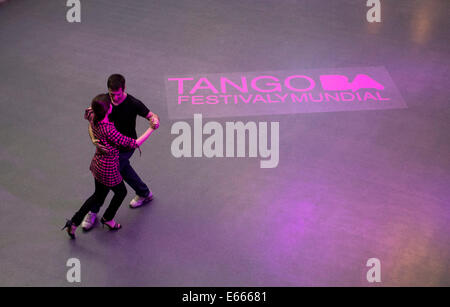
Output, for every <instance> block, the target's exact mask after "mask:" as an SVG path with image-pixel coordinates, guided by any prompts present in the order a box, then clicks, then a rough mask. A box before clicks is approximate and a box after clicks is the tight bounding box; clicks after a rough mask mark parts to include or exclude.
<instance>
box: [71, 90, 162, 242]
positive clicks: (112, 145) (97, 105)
mask: <svg viewBox="0 0 450 307" xmlns="http://www.w3.org/2000/svg"><path fill="white" fill-rule="evenodd" d="M91 107H92V110H93V118H90V121H91V124H92V130H93V133H94V136H95V137H96V139H98V140H99V142H100V144H101V145H103V146H105V147H106V148H107V149H108V152H107V153H106V154H105V153H101V152H99V151H98V150H97V151H96V153H95V155H94V158H93V159H92V162H91V166H90V170H91V172H92V174H93V175H94V180H95V192H94V194H92V196H91V197H89V198H88V199H87V200H86V201H85V203H84V204H83V206H81V208H80V210H78V212H77V213H75V215H74V216H73V217H72V218H71V219H70V220H68V221H67V223H66V225H64V227H63V229H65V228H67V233H68V234H69V236H70V237H71V238H72V239H74V238H75V231H76V229H77V227H78V226H79V225H80V224H81V222H82V219H83V217H84V216H85V215H86V214H87V213H88V212H89V211H90V209H91V207H92V206H93V205H95V204H103V203H104V201H105V198H106V196H107V195H108V192H109V190H112V191H113V192H114V197H113V198H112V200H111V203H110V204H109V207H108V208H107V209H106V211H105V213H104V215H103V217H102V219H101V223H102V224H103V226H104V225H106V226H108V228H109V229H111V230H118V229H120V228H121V227H122V225H120V224H118V223H116V222H115V221H114V216H115V214H116V212H117V210H118V209H119V207H120V205H121V204H122V201H123V200H124V199H125V196H126V194H127V190H126V188H125V184H124V182H123V180H122V176H121V175H120V172H119V147H120V146H123V147H130V148H137V147H139V146H141V145H142V144H143V143H144V142H145V141H146V140H147V139H148V137H149V136H150V134H152V132H153V131H154V129H153V127H155V128H157V126H158V125H157V124H155V123H154V122H150V127H149V128H148V129H147V131H145V133H144V134H142V135H141V136H140V137H139V138H138V139H137V140H135V139H132V138H129V137H127V136H124V135H122V134H120V133H119V132H118V131H117V130H116V128H115V127H114V124H113V123H112V122H111V121H110V120H109V118H108V115H109V114H110V113H111V111H112V105H111V101H110V98H109V97H108V95H106V94H101V95H97V96H96V97H95V98H94V99H93V100H92V104H91Z"/></svg>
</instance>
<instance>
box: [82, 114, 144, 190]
mask: <svg viewBox="0 0 450 307" xmlns="http://www.w3.org/2000/svg"><path fill="white" fill-rule="evenodd" d="M86 115H87V114H86ZM86 117H87V118H89V117H90V116H89V115H87V116H86ZM91 118H92V117H91ZM90 122H91V126H92V132H93V133H94V136H95V138H96V139H98V140H99V143H100V144H101V145H103V146H105V147H106V148H107V149H108V153H107V154H103V153H101V152H100V151H99V150H98V149H97V151H96V152H95V155H94V158H93V159H92V162H91V166H90V170H91V172H92V174H93V175H94V177H95V179H97V181H99V182H100V183H102V184H104V185H106V186H107V187H113V186H115V185H118V184H119V183H120V182H122V176H121V175H120V171H119V148H120V147H128V148H137V147H138V145H137V143H136V140H135V139H132V138H129V137H127V136H125V135H123V134H121V133H120V132H119V131H117V130H116V128H115V127H114V124H113V123H98V124H97V125H94V124H93V123H92V121H90Z"/></svg>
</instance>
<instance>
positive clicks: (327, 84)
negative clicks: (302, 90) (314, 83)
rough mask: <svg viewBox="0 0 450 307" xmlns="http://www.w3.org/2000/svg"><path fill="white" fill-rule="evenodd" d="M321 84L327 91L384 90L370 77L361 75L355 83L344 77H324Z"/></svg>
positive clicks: (321, 78)
mask: <svg viewBox="0 0 450 307" xmlns="http://www.w3.org/2000/svg"><path fill="white" fill-rule="evenodd" d="M320 82H321V83H322V87H323V89H324V90H325V91H348V90H352V91H353V92H356V91H357V90H359V89H362V88H363V89H367V88H374V89H377V90H384V86H383V85H381V84H380V83H378V82H377V81H375V80H373V79H372V78H370V77H369V76H368V75H363V74H359V75H357V76H356V77H355V79H354V80H353V82H348V77H347V76H343V75H322V76H320Z"/></svg>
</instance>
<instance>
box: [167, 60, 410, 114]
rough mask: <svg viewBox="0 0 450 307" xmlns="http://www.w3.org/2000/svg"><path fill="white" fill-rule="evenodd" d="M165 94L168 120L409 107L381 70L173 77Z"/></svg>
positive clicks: (326, 70) (383, 69)
mask: <svg viewBox="0 0 450 307" xmlns="http://www.w3.org/2000/svg"><path fill="white" fill-rule="evenodd" d="M166 93H167V106H168V111H169V117H170V118H171V119H179V118H191V117H192V115H193V114H198V113H201V114H203V115H204V116H205V117H236V116H259V115H273V114H292V113H311V112H339V111H357V110H380V109H393V108H406V107H407V106H406V103H405V102H404V100H403V98H402V97H401V94H400V92H399V91H398V89H397V88H396V86H395V84H394V82H393V80H392V78H391V77H390V75H389V73H388V71H387V70H386V68H384V67H382V66H378V67H349V68H317V69H299V70H291V71H266V72H236V73H214V74H209V73H202V74H189V75H175V76H167V77H166Z"/></svg>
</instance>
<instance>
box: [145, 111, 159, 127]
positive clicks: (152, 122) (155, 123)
mask: <svg viewBox="0 0 450 307" xmlns="http://www.w3.org/2000/svg"><path fill="white" fill-rule="evenodd" d="M148 120H149V121H150V126H151V127H152V129H154V130H156V129H158V128H159V116H158V115H157V114H155V113H152V115H151V116H150V117H149V118H148Z"/></svg>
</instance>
